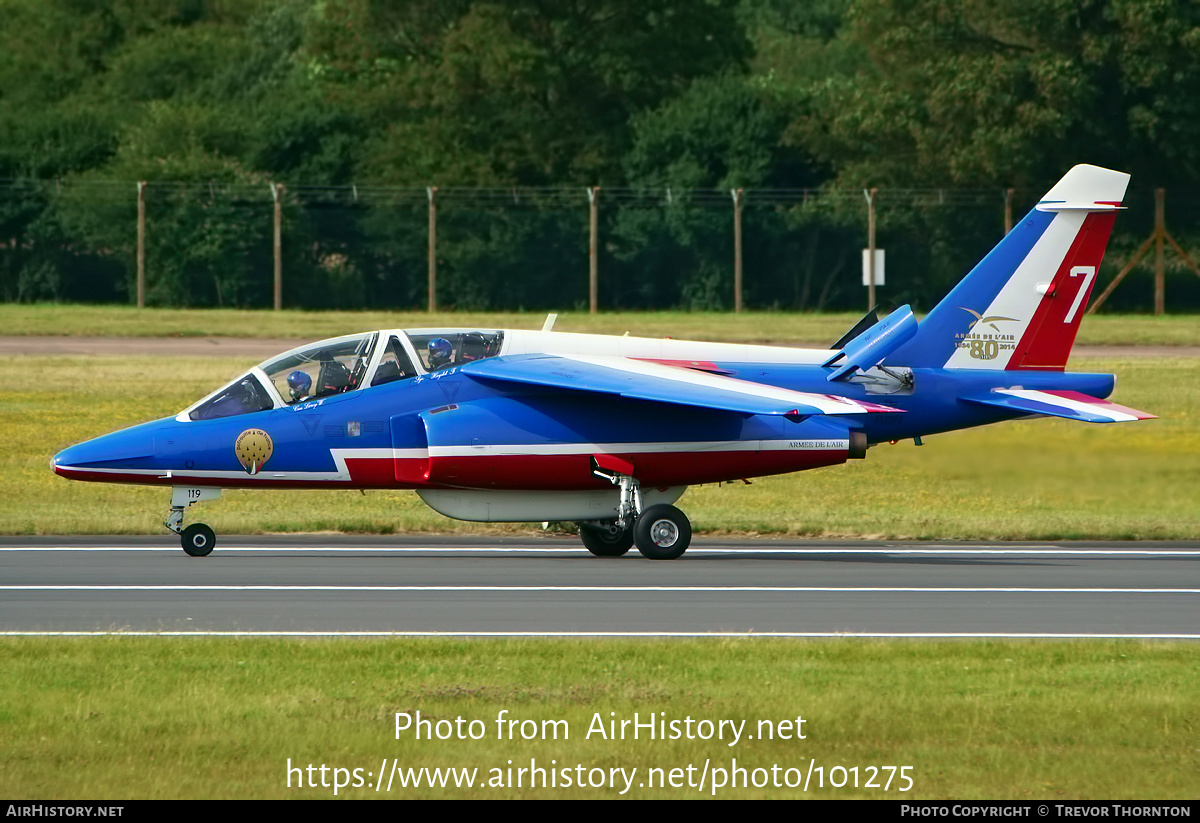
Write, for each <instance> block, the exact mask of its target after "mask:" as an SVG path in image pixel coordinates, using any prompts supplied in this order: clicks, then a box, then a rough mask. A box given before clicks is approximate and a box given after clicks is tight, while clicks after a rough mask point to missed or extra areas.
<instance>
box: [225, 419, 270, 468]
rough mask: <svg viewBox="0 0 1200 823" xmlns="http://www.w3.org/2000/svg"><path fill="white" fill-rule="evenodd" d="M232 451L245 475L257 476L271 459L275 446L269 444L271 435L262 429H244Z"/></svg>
mask: <svg viewBox="0 0 1200 823" xmlns="http://www.w3.org/2000/svg"><path fill="white" fill-rule="evenodd" d="M233 450H234V452H236V453H237V459H238V462H239V463H241V464H242V468H243V469H245V470H246V472H247V474H258V473H259V471H261V470H262V467H263V464H265V463H266V462H267V461H268V460H270V459H271V453H272V452H273V451H274V450H275V446H274V444H273V443H272V442H271V435H269V434H267V433H266V432H265V431H263V430H262V429H246V430H245V431H244V432H242V433H241V434H239V435H238V438H237V440H236V441H235V442H234V444H233Z"/></svg>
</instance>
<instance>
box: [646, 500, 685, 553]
mask: <svg viewBox="0 0 1200 823" xmlns="http://www.w3.org/2000/svg"><path fill="white" fill-rule="evenodd" d="M633 542H634V543H636V544H637V547H638V551H640V552H641V553H642V556H643V557H646V558H648V559H650V560H674V559H675V558H677V557H679V555H681V554H683V553H684V552H685V551H687V547H688V544H690V543H691V542H692V524H691V523H689V522H688V519H687V515H685V514H684V513H683V512H681V511H680V510H679V509H677V508H675V507H674V506H668V505H667V504H665V503H660V504H659V505H657V506H651V507H650V508H648V509H646V510H645V511H644V512H642V513H641V515H640V516H639V517H638V519H637V522H636V523H634V524H633Z"/></svg>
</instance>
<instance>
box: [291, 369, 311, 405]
mask: <svg viewBox="0 0 1200 823" xmlns="http://www.w3.org/2000/svg"><path fill="white" fill-rule="evenodd" d="M287 384H288V391H290V392H291V393H292V399H293V400H299V399H300V398H301V397H304V396H305V395H306V394H308V393H309V391H310V390H311V389H312V378H311V377H309V376H308V374H306V373H305V372H302V371H300V370H299V369H297V370H296V371H294V372H292V373H291V374H289V375H288V377H287Z"/></svg>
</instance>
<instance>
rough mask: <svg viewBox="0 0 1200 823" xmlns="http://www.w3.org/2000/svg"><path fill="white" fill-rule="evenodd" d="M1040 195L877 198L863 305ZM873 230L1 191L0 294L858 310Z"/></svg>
mask: <svg viewBox="0 0 1200 823" xmlns="http://www.w3.org/2000/svg"><path fill="white" fill-rule="evenodd" d="M1040 194H1041V191H1025V190H1020V189H1017V190H1014V189H1006V188H1003V187H999V186H997V187H995V188H987V189H953V188H947V189H888V188H879V189H877V190H875V194H874V196H873V197H872V198H870V200H872V201H873V208H874V212H875V220H876V227H877V228H876V245H877V247H878V248H882V249H886V279H885V282H884V285H882V286H881V287H880V289H879V292H878V298H877V299H878V301H879V302H880V303H882V304H884V305H895V304H899V303H904V302H911V303H913V304H914V305H916V306H917V307H918V308H921V307H928V306H929V305H931V304H932V303H933V302H934V301H936V300H937V299H939V298H940V297H941V295H942V294H944V293H945V291H946V289H947V288H948V287H949V286H950V285H952V284H953V283H954V282H956V281H957V280H958V279H959V278H960V277H961V276H962V275H963V274H964V273H965V272H966V271H967V270H968V269H969V268H970V267H971V266H972V265H974V263H975V262H976V261H977V260H978V259H979V258H980V257H982V255H984V254H985V253H986V252H987V251H988V250H989V249H990V248H991V247H992V246H993V245H994V244H995V243H996V242H997V241H998V240H999V239H1000V237H1001V236H1002V235H1003V233H1004V231H1005V228H1006V225H1007V224H1011V222H1013V221H1017V220H1019V219H1020V217H1021V216H1022V215H1023V214H1024V212H1025V211H1027V210H1028V209H1029V208H1030V207H1031V206H1032V205H1033V203H1034V202H1035V198H1036V197H1037V196H1038V195H1040ZM589 195H590V196H589ZM139 196H140V197H141V198H142V201H143V202H142V209H141V210H139ZM1166 204H1167V207H1166V214H1167V217H1166V221H1167V223H1168V224H1169V225H1170V229H1171V233H1172V236H1173V238H1177V239H1178V241H1179V243H1180V244H1181V246H1182V248H1183V249H1184V250H1186V249H1188V248H1189V247H1192V245H1193V244H1192V242H1190V241H1194V240H1195V239H1197V237H1198V236H1200V232H1198V231H1197V226H1198V224H1200V200H1198V199H1197V198H1195V197H1192V196H1186V197H1184V196H1180V197H1178V198H1176V197H1172V196H1167V198H1166ZM1126 205H1127V206H1128V207H1129V208H1128V211H1127V212H1125V213H1123V214H1122V216H1121V217H1120V218H1119V219H1118V224H1117V226H1118V231H1117V233H1116V234H1115V235H1114V238H1113V241H1112V245H1111V247H1110V251H1109V254H1108V257H1107V260H1106V264H1105V271H1104V272H1102V275H1101V284H1102V285H1103V284H1107V282H1109V281H1110V280H1111V279H1112V277H1113V276H1114V275H1115V273H1116V271H1117V269H1119V268H1121V267H1122V266H1123V265H1124V264H1125V262H1127V261H1128V260H1129V259H1130V258H1131V257H1132V256H1133V254H1134V252H1135V250H1136V249H1137V248H1138V247H1139V245H1141V244H1142V242H1143V240H1144V239H1145V237H1146V236H1147V234H1149V233H1150V232H1151V230H1152V228H1153V225H1154V224H1153V215H1154V203H1153V190H1152V189H1144V190H1143V189H1136V188H1135V189H1131V190H1130V193H1129V196H1128V197H1127V199H1126ZM592 209H594V210H595V222H594V225H595V229H594V232H595V233H594V236H593V230H592V228H591V227H592V225H593V224H592V220H591V210H592ZM139 215H142V216H141V217H140V218H139ZM139 223H140V224H141V225H140V226H139ZM867 223H868V197H867V192H866V191H864V190H861V189H819V190H814V189H746V190H744V191H742V190H712V189H688V190H672V189H671V188H657V189H633V188H608V187H600V188H598V189H587V188H584V187H577V186H573V187H553V188H455V187H440V188H433V187H429V188H425V187H414V188H396V187H381V186H332V187H330V186H304V185H287V186H278V187H273V186H272V185H271V184H270V183H268V182H266V181H264V182H262V183H261V184H256V185H245V184H237V185H224V184H216V183H211V184H207V183H206V184H197V183H182V182H158V181H151V182H147V183H144V184H140V185H139V183H137V182H136V181H115V182H114V181H89V180H74V181H70V182H67V181H44V180H9V181H0V258H2V259H0V278H2V280H0V299H3V300H5V301H36V300H55V301H83V302H135V301H136V300H137V299H138V295H139V271H140V272H141V273H142V275H143V282H142V286H141V294H142V296H143V299H144V301H145V303H146V304H147V305H181V306H182V305H186V306H238V307H270V306H272V305H273V304H274V301H275V276H276V274H275V273H276V271H278V273H279V276H280V278H281V280H282V287H281V295H282V305H284V306H287V307H303V308H403V309H415V308H424V307H426V306H428V305H430V304H431V303H432V304H433V305H436V307H438V308H442V309H471V310H488V309H496V310H501V309H502V310H514V309H529V310H545V309H573V310H580V311H586V310H587V309H588V307H589V305H590V302H591V293H590V284H589V274H590V272H591V271H592V270H593V267H594V270H595V272H596V281H595V296H596V303H597V305H598V307H599V308H600V309H602V310H604V309H640V308H647V309H649V308H665V307H681V308H689V309H718V310H719V309H731V308H733V307H734V306H735V305H736V304H737V303H738V302H739V295H738V291H737V288H736V286H737V285H738V278H736V273H737V269H738V267H739V265H740V268H741V272H742V274H741V278H740V285H741V294H740V302H741V303H742V304H743V305H745V306H746V307H748V308H754V309H784V310H822V309H861V308H863V307H865V305H866V302H867V290H866V289H865V288H864V287H863V285H862V275H861V265H862V264H861V260H862V254H861V250H862V249H863V248H864V246H865V245H866V242H867ZM276 224H278V231H279V238H280V242H279V245H278V248H276V245H275V240H274V237H275V231H276ZM739 235H740V243H738V242H737V240H738V237H739ZM739 251H740V254H739ZM1194 256H1195V255H1193V257H1194ZM1154 266H1155V259H1154V256H1153V255H1150V256H1148V257H1147V259H1144V260H1142V261H1141V262H1140V263H1139V264H1138V266H1137V267H1135V268H1134V270H1133V271H1132V273H1131V274H1130V275H1129V277H1130V280H1129V281H1127V282H1129V283H1131V284H1133V285H1125V286H1122V288H1121V289H1119V290H1117V291H1116V292H1115V293H1114V294H1113V295H1112V297H1111V298H1110V299H1109V301H1108V304H1107V308H1109V309H1115V310H1143V311H1145V310H1149V309H1150V307H1151V305H1152V299H1151V288H1150V286H1149V285H1148V283H1149V278H1148V277H1147V278H1146V284H1147V285H1145V286H1144V287H1139V286H1137V285H1136V283H1137V281H1138V280H1139V275H1138V272H1139V271H1141V270H1143V269H1144V270H1145V271H1146V272H1149V271H1151V270H1152V269H1153V268H1154ZM1164 267H1165V269H1166V277H1167V295H1168V296H1167V306H1168V308H1170V309H1172V310H1177V311H1178V310H1194V309H1195V308H1196V307H1198V306H1200V278H1197V277H1195V276H1194V275H1192V274H1191V273H1190V272H1189V271H1188V270H1187V268H1186V266H1185V264H1184V262H1183V261H1182V259H1181V258H1179V256H1178V255H1173V256H1170V258H1169V259H1168V260H1167V261H1166V262H1165V263H1164Z"/></svg>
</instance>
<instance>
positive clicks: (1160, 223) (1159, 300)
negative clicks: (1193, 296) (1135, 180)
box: [1154, 188, 1167, 315]
mask: <svg viewBox="0 0 1200 823" xmlns="http://www.w3.org/2000/svg"><path fill="white" fill-rule="evenodd" d="M1166 195H1167V190H1166V189H1163V188H1157V189H1155V190H1154V313H1155V314H1156V315H1159V314H1164V313H1165V312H1166V310H1167V309H1166V277H1165V276H1164V274H1165V272H1164V266H1163V235H1164V234H1166V233H1167V225H1166V224H1167V219H1166V207H1165V205H1164V201H1165V200H1166Z"/></svg>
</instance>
